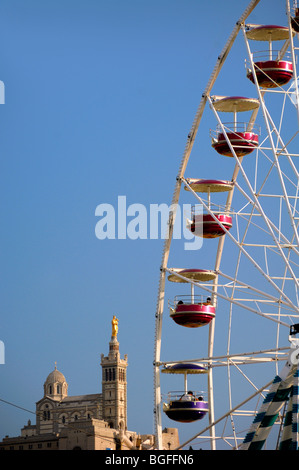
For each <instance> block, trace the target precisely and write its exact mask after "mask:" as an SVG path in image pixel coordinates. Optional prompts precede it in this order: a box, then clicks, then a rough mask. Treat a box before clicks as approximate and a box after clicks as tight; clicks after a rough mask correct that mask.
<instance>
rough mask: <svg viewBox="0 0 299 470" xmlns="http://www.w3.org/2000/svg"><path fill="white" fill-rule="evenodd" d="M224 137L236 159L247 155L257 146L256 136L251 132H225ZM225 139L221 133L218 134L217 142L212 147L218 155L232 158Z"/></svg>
mask: <svg viewBox="0 0 299 470" xmlns="http://www.w3.org/2000/svg"><path fill="white" fill-rule="evenodd" d="M226 135H227V139H228V140H229V142H230V145H231V146H232V147H233V149H234V152H235V154H236V155H237V157H243V156H244V155H249V154H250V153H251V152H253V150H254V149H255V148H256V147H257V146H258V144H259V141H258V135H257V134H254V133H253V132H227V134H226ZM227 139H226V138H225V135H224V134H223V133H219V134H218V138H217V141H216V142H213V143H212V147H213V148H214V149H215V150H216V152H218V153H219V154H220V155H224V156H226V157H233V152H232V150H231V147H230V145H229V143H228V142H227Z"/></svg>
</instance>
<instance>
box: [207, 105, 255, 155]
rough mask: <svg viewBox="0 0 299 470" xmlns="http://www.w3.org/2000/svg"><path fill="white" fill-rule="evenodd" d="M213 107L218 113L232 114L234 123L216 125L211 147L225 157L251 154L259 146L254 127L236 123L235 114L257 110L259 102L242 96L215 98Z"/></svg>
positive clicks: (212, 132)
mask: <svg viewBox="0 0 299 470" xmlns="http://www.w3.org/2000/svg"><path fill="white" fill-rule="evenodd" d="M213 106H214V108H215V110H216V111H218V112H225V113H233V116H234V121H233V122H228V123H227V122H226V123H223V124H222V125H219V124H218V126H217V129H216V131H211V135H212V147H213V148H214V149H215V150H216V151H217V152H218V153H219V154H220V155H225V156H227V157H233V156H235V155H236V156H237V157H243V156H244V155H248V154H250V153H251V152H253V150H254V149H255V148H256V147H258V144H259V139H258V134H257V132H256V126H254V125H252V124H251V123H248V122H247V123H246V122H238V120H237V114H238V113H240V112H245V111H253V110H254V109H257V108H258V107H259V101H258V100H257V99H254V98H246V97H243V96H226V97H221V96H220V97H218V96H215V97H213Z"/></svg>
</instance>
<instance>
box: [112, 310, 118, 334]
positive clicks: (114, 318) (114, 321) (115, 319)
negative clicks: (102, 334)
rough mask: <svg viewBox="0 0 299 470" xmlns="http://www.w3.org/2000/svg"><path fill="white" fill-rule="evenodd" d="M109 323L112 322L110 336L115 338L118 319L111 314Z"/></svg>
mask: <svg viewBox="0 0 299 470" xmlns="http://www.w3.org/2000/svg"><path fill="white" fill-rule="evenodd" d="M111 323H112V337H113V338H116V337H117V333H118V319H117V318H116V316H115V315H113V318H112V321H111Z"/></svg>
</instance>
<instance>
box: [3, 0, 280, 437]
mask: <svg viewBox="0 0 299 470" xmlns="http://www.w3.org/2000/svg"><path fill="white" fill-rule="evenodd" d="M284 3H285V2H284V1H283V0H281V1H280V0H274V1H273V0H272V1H270V0H261V2H260V6H259V7H258V8H257V9H256V12H255V13H254V17H253V18H252V22H265V23H268V24H269V23H274V24H275V23H277V24H279V23H283V24H285V18H284V17H282V18H281V16H280V13H281V11H282V10H283V7H284ZM247 4H248V2H247V1H244V0H242V1H240V0H229V1H228V2H223V1H221V0H215V1H214V2H212V3H211V2H206V1H201V0H185V1H179V0H162V1H161V0H159V1H158V0H151V1H146V0H128V1H126V2H124V1H123V0H109V1H102V0H84V1H83V0H59V1H58V0H51V1H48V0H44V1H42V2H40V1H38V0H26V2H24V1H23V0H2V1H1V5H0V80H2V81H3V82H4V83H5V105H1V106H0V154H1V171H0V175H1V185H0V188H1V197H0V204H1V232H0V240H1V283H0V298H1V322H0V339H1V340H2V341H4V343H5V353H6V355H5V364H4V365H0V397H1V398H3V399H4V400H8V401H10V402H12V403H15V404H16V405H19V406H21V407H24V408H26V409H29V410H32V411H35V402H36V401H38V400H39V399H40V398H41V397H42V395H43V383H44V381H45V379H46V377H47V375H48V374H49V372H50V371H51V370H53V368H54V362H55V361H57V367H58V369H59V370H60V371H61V372H63V373H64V375H65V376H66V379H67V381H68V384H69V394H70V395H78V394H87V393H96V392H98V391H100V390H101V374H100V372H101V371H100V355H101V353H104V354H107V353H108V343H109V340H110V335H111V319H112V316H113V315H114V314H115V315H116V316H117V317H118V318H119V321H120V322H119V335H118V339H119V341H120V350H121V354H122V355H124V354H128V361H129V368H128V426H129V429H130V430H134V431H137V432H140V433H147V432H148V433H151V432H153V368H152V362H153V349H154V316H155V308H156V298H157V288H158V280H159V267H160V262H161V252H162V245H163V242H162V241H161V240H135V241H133V240H102V241H100V240H98V239H97V238H96V236H95V225H96V222H97V218H96V216H95V209H96V207H97V206H98V205H99V204H101V203H109V204H112V205H114V206H116V204H117V198H118V196H120V195H124V196H126V198H127V203H128V204H132V203H140V204H144V205H145V206H146V207H149V205H150V204H154V203H159V204H160V203H167V204H170V202H171V199H172V193H173V189H174V184H175V177H176V174H177V171H178V166H179V163H180V160H181V157H182V154H183V151H184V147H185V143H186V138H187V134H188V132H189V130H190V128H191V125H192V122H193V119H194V115H195V112H196V109H197V106H198V104H199V102H200V99H201V94H202V92H203V90H204V88H205V86H206V83H207V81H208V78H209V76H210V73H211V72H212V69H213V66H214V64H215V62H216V59H217V56H218V54H219V53H220V51H221V50H222V48H223V46H224V44H225V42H226V40H227V38H228V36H229V34H230V32H231V30H232V28H233V27H234V25H235V22H236V21H237V19H238V18H239V17H240V15H241V13H242V12H243V10H244V9H245V7H246V6H247ZM274 6H277V7H278V8H277V11H275V9H274ZM236 47H237V53H239V52H240V49H238V48H239V47H240V46H239V44H238V43H237V45H236ZM244 53H245V51H244V50H243V49H242V53H241V54H242V56H241V59H240V63H239V64H238V65H235V66H234V69H233V71H232V70H230V71H229V73H227V74H226V75H225V79H224V81H222V83H221V84H220V85H221V86H220V85H219V92H220V93H221V94H230V93H231V94H242V92H241V85H240V88H239V89H238V90H236V92H235V90H233V89H232V85H231V82H230V77H231V75H230V74H233V75H234V74H239V75H240V77H241V79H242V80H244V86H245V87H246V88H245V89H246V92H247V91H248V89H249V88H250V84H248V83H247V82H246V79H245V78H244V65H243V56H244ZM241 79H240V80H241ZM221 87H222V89H221ZM246 92H245V94H246ZM206 149H208V147H206ZM209 152H210V150H209ZM207 154H208V150H207ZM206 156H207V155H206ZM201 158H202V160H201V162H200V166H201V170H205V156H202V157H201ZM215 171H216V170H215ZM203 173H204V171H201V174H200V175H199V174H197V175H195V176H199V177H209V176H210V175H211V173H208V171H207V173H206V174H203ZM221 174H222V166H221V163H220V164H219V166H218V167H217V174H216V177H221ZM191 176H193V175H191ZM228 177H229V175H225V178H228ZM189 256H191V255H189ZM186 346H187V342H185V343H184V342H182V343H181V342H179V347H180V348H181V350H182V351H183V350H184V349H185V348H186ZM28 419H31V420H32V421H34V416H33V415H30V414H29V413H26V412H23V411H21V410H18V409H15V408H13V407H10V406H8V405H3V404H0V438H3V437H4V436H5V435H6V434H8V435H11V436H14V435H18V434H19V432H20V428H21V427H22V426H23V425H24V424H26V423H27V420H28ZM173 425H174V424H173V423H171V422H170V421H168V422H167V426H173Z"/></svg>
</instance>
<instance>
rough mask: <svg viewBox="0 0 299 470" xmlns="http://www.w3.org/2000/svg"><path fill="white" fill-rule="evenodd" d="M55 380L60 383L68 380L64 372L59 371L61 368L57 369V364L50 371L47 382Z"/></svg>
mask: <svg viewBox="0 0 299 470" xmlns="http://www.w3.org/2000/svg"><path fill="white" fill-rule="evenodd" d="M55 382H60V383H63V382H66V380H65V376H64V375H63V374H62V372H59V370H57V368H56V366H55V369H54V370H53V371H52V372H50V374H49V375H48V377H47V378H46V383H55Z"/></svg>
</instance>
